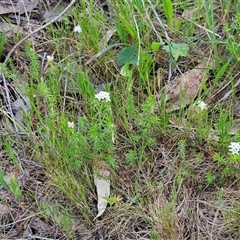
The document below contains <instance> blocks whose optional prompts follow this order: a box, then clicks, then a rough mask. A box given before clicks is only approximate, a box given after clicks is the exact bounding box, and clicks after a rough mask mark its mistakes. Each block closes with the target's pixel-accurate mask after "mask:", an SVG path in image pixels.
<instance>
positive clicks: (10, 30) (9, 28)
mask: <svg viewBox="0 0 240 240" xmlns="http://www.w3.org/2000/svg"><path fill="white" fill-rule="evenodd" d="M0 32H1V33H4V34H6V35H7V36H8V37H9V36H11V35H13V34H14V33H23V28H22V27H21V26H18V25H16V24H11V23H7V22H0Z"/></svg>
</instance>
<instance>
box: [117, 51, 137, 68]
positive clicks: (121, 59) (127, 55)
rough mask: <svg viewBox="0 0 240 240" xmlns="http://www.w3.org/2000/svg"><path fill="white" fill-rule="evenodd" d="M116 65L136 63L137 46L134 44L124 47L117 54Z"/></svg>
mask: <svg viewBox="0 0 240 240" xmlns="http://www.w3.org/2000/svg"><path fill="white" fill-rule="evenodd" d="M117 58H118V60H117V64H118V66H123V65H125V64H136V63H137V59H138V57H137V48H136V47H135V46H130V47H125V48H124V49H122V51H121V52H119V53H118V56H117Z"/></svg>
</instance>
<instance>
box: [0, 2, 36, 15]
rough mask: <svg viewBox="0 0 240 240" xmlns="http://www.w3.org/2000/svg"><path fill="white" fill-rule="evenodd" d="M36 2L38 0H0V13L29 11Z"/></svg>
mask: <svg viewBox="0 0 240 240" xmlns="http://www.w3.org/2000/svg"><path fill="white" fill-rule="evenodd" d="M38 2H39V1H38V0H11V1H0V14H6V13H20V14H22V13H25V12H31V11H32V10H33V9H34V8H35V7H36V5H37V4H38Z"/></svg>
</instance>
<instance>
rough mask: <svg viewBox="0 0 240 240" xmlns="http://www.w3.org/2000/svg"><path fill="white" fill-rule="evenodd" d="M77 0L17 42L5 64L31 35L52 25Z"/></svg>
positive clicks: (74, 0) (73, 0)
mask: <svg viewBox="0 0 240 240" xmlns="http://www.w3.org/2000/svg"><path fill="white" fill-rule="evenodd" d="M75 2H76V0H72V2H71V3H70V4H69V5H68V6H67V7H66V8H65V9H64V10H63V11H62V12H61V13H60V14H59V15H58V16H57V17H55V18H54V19H52V20H51V21H50V22H48V23H46V24H44V25H43V26H41V27H39V28H37V29H36V30H35V31H33V32H32V33H29V34H28V35H27V36H25V37H24V38H22V39H21V40H20V41H19V42H18V43H17V44H15V45H14V46H13V48H12V49H11V51H10V52H9V53H8V54H7V56H6V58H5V60H4V62H3V63H4V64H6V63H7V61H8V59H9V58H10V56H11V55H12V54H13V52H14V51H15V50H16V49H17V48H18V47H19V46H20V45H21V44H22V43H23V42H24V41H26V40H27V39H28V38H29V37H31V36H32V35H33V34H35V33H37V32H39V31H41V30H42V29H44V28H46V27H47V26H49V25H51V24H52V23H54V22H56V21H57V20H58V19H59V18H60V17H61V16H62V15H63V14H64V13H66V12H67V11H68V10H69V8H70V7H71V6H72V5H73V4H74V3H75Z"/></svg>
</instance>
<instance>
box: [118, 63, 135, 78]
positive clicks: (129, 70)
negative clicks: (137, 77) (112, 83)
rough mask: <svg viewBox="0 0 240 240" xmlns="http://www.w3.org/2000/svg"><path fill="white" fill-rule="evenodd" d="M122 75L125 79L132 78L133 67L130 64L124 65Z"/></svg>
mask: <svg viewBox="0 0 240 240" xmlns="http://www.w3.org/2000/svg"><path fill="white" fill-rule="evenodd" d="M120 74H121V75H122V76H123V77H130V76H131V75H132V67H131V65H130V64H125V65H123V67H122V68H121V72H120Z"/></svg>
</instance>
